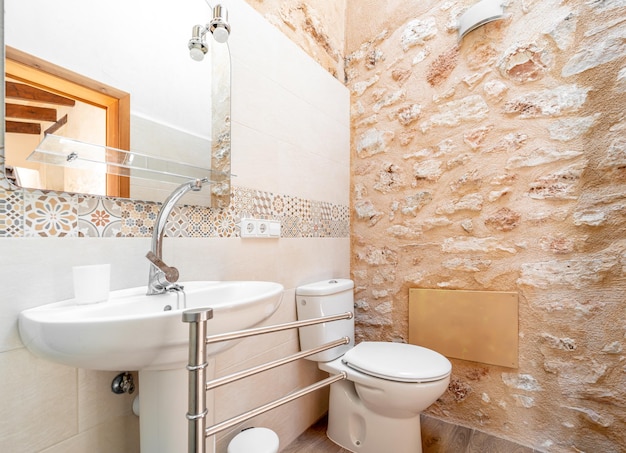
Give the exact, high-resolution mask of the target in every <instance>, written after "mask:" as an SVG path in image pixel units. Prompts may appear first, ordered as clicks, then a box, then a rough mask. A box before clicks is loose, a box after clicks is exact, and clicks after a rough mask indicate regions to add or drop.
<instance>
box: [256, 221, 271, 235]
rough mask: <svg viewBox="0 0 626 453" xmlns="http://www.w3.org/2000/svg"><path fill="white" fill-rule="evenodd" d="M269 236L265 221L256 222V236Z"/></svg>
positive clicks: (267, 223)
mask: <svg viewBox="0 0 626 453" xmlns="http://www.w3.org/2000/svg"><path fill="white" fill-rule="evenodd" d="M269 235H270V227H269V222H268V221H267V220H257V236H258V237H267V236H269Z"/></svg>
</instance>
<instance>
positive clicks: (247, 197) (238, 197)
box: [231, 187, 254, 217]
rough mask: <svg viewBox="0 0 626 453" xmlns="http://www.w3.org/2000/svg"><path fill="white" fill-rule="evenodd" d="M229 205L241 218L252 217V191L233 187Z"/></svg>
mask: <svg viewBox="0 0 626 453" xmlns="http://www.w3.org/2000/svg"><path fill="white" fill-rule="evenodd" d="M231 203H232V204H233V206H234V207H235V209H236V210H237V211H238V212H239V213H241V215H242V216H243V217H252V216H253V213H254V191H253V190H251V189H245V188H243V187H234V188H233V196H232V198H231Z"/></svg>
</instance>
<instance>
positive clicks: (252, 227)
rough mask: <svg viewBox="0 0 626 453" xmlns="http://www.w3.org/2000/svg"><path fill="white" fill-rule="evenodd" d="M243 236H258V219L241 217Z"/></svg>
mask: <svg viewBox="0 0 626 453" xmlns="http://www.w3.org/2000/svg"><path fill="white" fill-rule="evenodd" d="M239 225H240V228H241V237H242V238H254V237H256V236H257V221H256V220H254V219H241V223H240V224H239Z"/></svg>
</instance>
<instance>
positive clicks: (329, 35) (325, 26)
mask: <svg viewBox="0 0 626 453" xmlns="http://www.w3.org/2000/svg"><path fill="white" fill-rule="evenodd" d="M246 1H247V2H248V3H249V4H250V6H252V7H253V8H255V9H256V10H257V11H259V12H260V13H261V14H263V16H264V17H265V19H267V20H268V21H269V22H270V23H272V24H274V26H276V27H277V28H278V29H279V30H281V31H282V32H283V33H284V34H285V35H287V36H288V37H289V38H290V39H291V40H292V41H294V42H295V43H296V44H298V45H299V46H300V47H301V48H302V49H303V50H304V51H306V52H307V53H308V54H309V55H310V56H311V57H312V58H314V59H315V60H316V61H317V62H318V63H319V64H320V65H321V66H322V67H324V68H326V70H328V72H330V73H331V74H332V75H333V76H335V77H337V78H338V79H339V80H342V81H343V79H344V74H343V67H344V64H343V57H344V55H345V49H344V48H345V30H346V16H345V13H346V0H332V1H329V0H307V1H302V0H246ZM226 6H228V5H227V4H226Z"/></svg>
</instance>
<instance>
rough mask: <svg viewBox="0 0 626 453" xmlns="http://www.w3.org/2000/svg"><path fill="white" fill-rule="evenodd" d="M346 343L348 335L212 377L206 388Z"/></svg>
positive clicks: (210, 388) (224, 383)
mask: <svg viewBox="0 0 626 453" xmlns="http://www.w3.org/2000/svg"><path fill="white" fill-rule="evenodd" d="M348 343H350V339H349V338H348V337H343V338H341V339H340V340H336V341H331V342H330V343H326V344H323V345H322V346H318V347H317V348H313V349H307V350H306V351H302V352H298V353H296V354H293V355H290V356H287V357H284V358H282V359H278V360H274V361H273V362H268V363H264V364H263V365H259V366H255V367H252V368H248V369H246V370H243V371H238V372H237V373H233V374H229V375H227V376H224V377H221V378H217V379H213V380H212V381H209V382H207V383H206V390H212V389H214V388H217V387H220V386H222V385H226V384H230V383H231V382H235V381H238V380H239V379H243V378H245V377H248V376H252V375H254V374H257V373H262V372H263V371H267V370H271V369H272V368H276V367H278V366H281V365H285V364H287V363H290V362H295V361H296V360H298V359H303V358H304V357H308V356H310V355H313V354H317V353H318V352H322V351H326V350H327V349H332V348H335V347H337V346H341V345H344V344H348Z"/></svg>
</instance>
